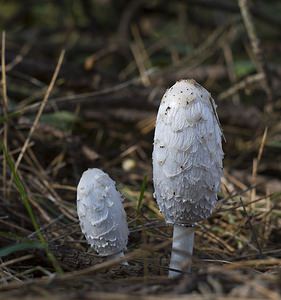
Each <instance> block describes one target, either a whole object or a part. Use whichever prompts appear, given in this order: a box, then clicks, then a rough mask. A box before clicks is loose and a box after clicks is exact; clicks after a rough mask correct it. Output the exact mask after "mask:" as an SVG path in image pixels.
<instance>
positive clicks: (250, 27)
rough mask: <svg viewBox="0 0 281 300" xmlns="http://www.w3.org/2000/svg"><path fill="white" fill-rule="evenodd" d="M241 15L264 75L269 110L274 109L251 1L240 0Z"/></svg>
mask: <svg viewBox="0 0 281 300" xmlns="http://www.w3.org/2000/svg"><path fill="white" fill-rule="evenodd" d="M238 3H239V6H240V10H241V15H242V18H243V21H244V24H245V27H246V30H247V33H248V35H249V39H250V42H251V46H252V49H253V52H254V55H255V59H256V65H257V69H258V72H259V73H261V74H262V75H263V78H264V87H265V91H266V94H267V98H268V99H267V100H268V102H269V103H268V105H269V106H268V108H269V110H272V100H273V99H272V89H271V86H270V78H269V74H268V71H267V66H266V64H265V60H264V55H263V52H262V49H261V45H260V40H259V38H258V36H257V33H256V29H255V26H254V23H253V20H252V16H251V12H250V9H249V1H248V0H239V1H238Z"/></svg>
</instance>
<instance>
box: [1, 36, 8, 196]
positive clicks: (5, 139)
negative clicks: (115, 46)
mask: <svg viewBox="0 0 281 300" xmlns="http://www.w3.org/2000/svg"><path fill="white" fill-rule="evenodd" d="M5 44H6V34H5V31H3V32H2V48H1V66H2V68H1V69H2V70H1V71H2V97H3V98H2V101H3V116H4V119H5V120H6V122H4V125H3V127H4V129H3V143H4V146H5V148H6V149H8V119H7V115H8V96H7V82H6V58H5V51H6V49H5V48H6V47H5ZM6 173H7V161H6V158H5V157H4V158H3V197H4V199H5V198H6V196H7V194H6V187H7V185H6V181H7V174H6Z"/></svg>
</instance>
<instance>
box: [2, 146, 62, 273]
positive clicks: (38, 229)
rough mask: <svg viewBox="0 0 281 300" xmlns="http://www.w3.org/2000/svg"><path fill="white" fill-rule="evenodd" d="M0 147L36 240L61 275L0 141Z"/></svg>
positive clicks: (11, 161)
mask: <svg viewBox="0 0 281 300" xmlns="http://www.w3.org/2000/svg"><path fill="white" fill-rule="evenodd" d="M0 146H1V148H2V150H3V154H4V156H5V158H6V160H7V163H8V166H9V168H10V171H11V173H12V176H13V181H14V184H15V186H16V188H17V190H18V192H19V194H20V198H21V200H22V202H23V205H24V207H25V209H26V210H27V213H28V215H29V217H30V220H31V223H32V225H33V227H34V229H35V231H36V234H37V236H38V239H39V241H40V243H41V245H42V246H43V248H45V249H46V255H47V257H48V259H49V260H50V262H51V263H52V265H53V267H54V269H55V270H56V272H57V273H60V274H61V273H63V271H62V269H61V267H60V265H59V264H58V262H57V260H56V258H55V256H54V255H53V253H51V252H50V251H49V250H48V247H47V242H46V240H45V238H44V236H43V234H42V233H41V231H40V227H39V225H38V223H37V221H36V218H35V215H34V213H33V210H32V207H31V205H30V203H29V197H28V195H27V192H26V190H25V187H24V185H23V183H22V181H21V179H20V177H19V174H18V172H17V171H16V168H15V164H14V162H13V160H12V158H11V156H10V155H9V153H8V151H7V149H6V148H5V146H4V144H3V142H2V141H1V142H0Z"/></svg>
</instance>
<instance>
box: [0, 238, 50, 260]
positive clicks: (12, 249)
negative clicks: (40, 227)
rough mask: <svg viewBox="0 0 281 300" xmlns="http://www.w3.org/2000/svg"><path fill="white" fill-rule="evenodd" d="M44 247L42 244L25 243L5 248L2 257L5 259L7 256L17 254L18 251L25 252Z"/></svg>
mask: <svg viewBox="0 0 281 300" xmlns="http://www.w3.org/2000/svg"><path fill="white" fill-rule="evenodd" d="M43 248H44V245H42V243H40V242H33V241H29V242H23V243H18V244H14V245H11V246H8V247H3V248H1V249H0V257H4V256H7V255H10V254H12V253H15V252H17V251H23V250H28V249H43Z"/></svg>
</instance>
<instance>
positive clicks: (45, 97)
mask: <svg viewBox="0 0 281 300" xmlns="http://www.w3.org/2000/svg"><path fill="white" fill-rule="evenodd" d="M64 54H65V51H64V50H63V51H62V52H61V54H60V56H59V60H58V63H57V66H56V69H55V71H54V74H53V76H52V79H51V82H50V84H49V86H48V88H47V91H46V93H45V96H44V98H43V100H42V102H41V104H40V107H39V109H38V112H37V114H36V117H35V120H34V122H33V124H32V126H31V128H30V131H29V133H28V136H27V138H26V140H25V142H24V144H23V146H22V149H21V152H20V154H19V156H18V158H17V160H16V163H15V168H16V170H17V169H18V167H19V164H20V162H21V160H22V158H23V156H24V154H25V151H26V149H27V147H28V144H29V141H30V139H31V137H32V135H33V133H34V131H35V129H36V127H37V125H38V123H39V120H40V117H41V115H42V113H43V110H44V108H45V106H46V104H47V101H48V99H49V96H50V94H51V92H52V90H53V88H54V85H55V82H56V80H57V77H58V74H59V71H60V68H61V66H62V62H63V58H64Z"/></svg>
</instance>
